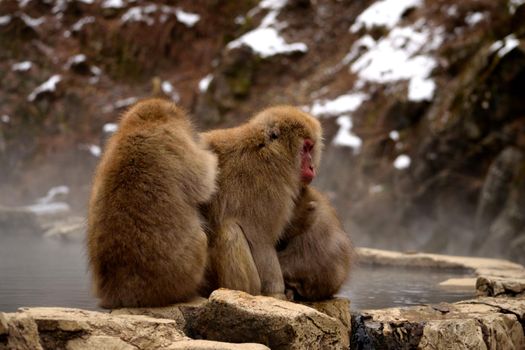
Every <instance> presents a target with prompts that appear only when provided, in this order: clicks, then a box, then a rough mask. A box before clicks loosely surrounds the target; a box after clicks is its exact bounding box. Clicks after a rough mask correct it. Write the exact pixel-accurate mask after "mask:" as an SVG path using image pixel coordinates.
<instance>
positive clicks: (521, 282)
mask: <svg viewBox="0 0 525 350" xmlns="http://www.w3.org/2000/svg"><path fill="white" fill-rule="evenodd" d="M476 289H477V292H478V295H484V296H490V297H496V296H501V295H510V296H515V295H525V278H502V277H489V276H480V277H478V279H477V281H476Z"/></svg>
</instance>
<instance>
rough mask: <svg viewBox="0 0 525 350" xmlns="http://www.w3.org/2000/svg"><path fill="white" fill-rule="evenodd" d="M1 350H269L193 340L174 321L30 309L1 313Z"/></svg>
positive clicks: (139, 316)
mask: <svg viewBox="0 0 525 350" xmlns="http://www.w3.org/2000/svg"><path fill="white" fill-rule="evenodd" d="M0 349H28V350H29V349H37V350H38V349H68V350H81V349H82V350H105V349H108V350H109V349H111V350H137V349H171V350H175V349H188V350H189V349H194V350H239V349H247V350H263V349H268V348H267V347H266V346H264V345H261V344H229V343H222V342H217V341H208V340H193V339H190V338H188V337H187V336H186V335H185V334H184V332H183V331H182V329H181V328H180V325H179V324H178V323H177V322H176V321H174V320H171V319H160V318H153V317H149V316H143V315H129V314H123V313H121V314H108V313H102V312H95V311H86V310H80V309H67V308H40V307H39V308H24V309H20V311H19V312H17V313H9V314H0Z"/></svg>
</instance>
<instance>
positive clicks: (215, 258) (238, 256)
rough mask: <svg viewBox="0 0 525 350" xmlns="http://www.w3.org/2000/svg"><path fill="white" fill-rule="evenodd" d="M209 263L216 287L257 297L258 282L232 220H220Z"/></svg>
mask: <svg viewBox="0 0 525 350" xmlns="http://www.w3.org/2000/svg"><path fill="white" fill-rule="evenodd" d="M210 259H211V263H212V264H213V265H212V266H213V268H214V269H215V271H216V274H217V278H218V283H219V287H223V288H230V289H235V290H242V291H245V292H248V293H250V294H253V295H258V294H260V293H261V281H260V279H259V274H258V272H257V268H256V266H255V262H254V260H253V258H252V254H251V252H250V247H249V245H248V242H247V240H246V237H245V236H244V233H243V231H242V229H241V227H240V226H239V225H238V224H237V222H236V221H235V220H232V219H229V220H224V222H223V223H222V225H221V227H220V228H219V230H218V231H217V234H216V237H215V239H214V242H213V245H212V247H211V248H210Z"/></svg>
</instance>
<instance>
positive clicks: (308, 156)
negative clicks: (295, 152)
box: [301, 139, 315, 185]
mask: <svg viewBox="0 0 525 350" xmlns="http://www.w3.org/2000/svg"><path fill="white" fill-rule="evenodd" d="M313 149H314V142H313V141H312V140H310V139H305V140H304V142H303V149H302V150H301V181H302V182H303V183H304V184H306V185H308V184H309V183H310V182H312V180H313V179H314V177H315V169H314V166H313V163H312V151H313Z"/></svg>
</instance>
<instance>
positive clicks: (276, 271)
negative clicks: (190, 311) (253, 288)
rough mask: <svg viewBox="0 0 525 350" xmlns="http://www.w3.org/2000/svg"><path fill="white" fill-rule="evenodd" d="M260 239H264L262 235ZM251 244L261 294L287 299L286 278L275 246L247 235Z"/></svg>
mask: <svg viewBox="0 0 525 350" xmlns="http://www.w3.org/2000/svg"><path fill="white" fill-rule="evenodd" d="M259 237H262V235H260V236H259ZM247 238H248V241H249V243H250V248H251V253H252V256H253V260H254V261H255V265H256V266H257V270H258V271H259V278H260V280H261V293H262V294H263V295H270V296H273V297H278V298H281V299H285V296H284V278H283V274H282V271H281V265H280V264H279V258H278V256H277V250H276V249H275V246H274V244H271V243H269V242H265V241H262V240H257V239H253V238H252V239H251V240H250V236H249V235H247Z"/></svg>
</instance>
